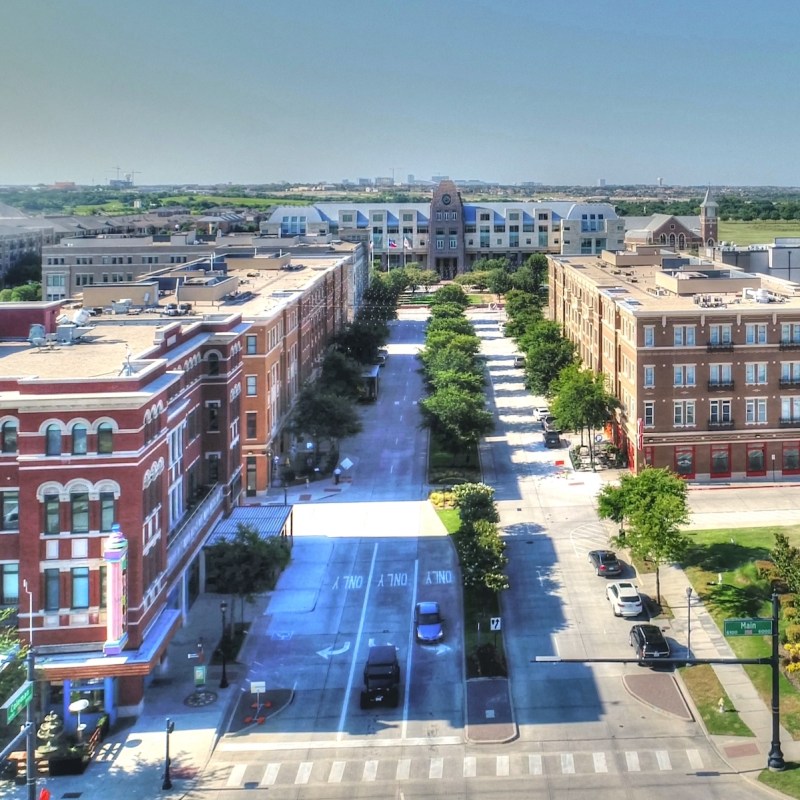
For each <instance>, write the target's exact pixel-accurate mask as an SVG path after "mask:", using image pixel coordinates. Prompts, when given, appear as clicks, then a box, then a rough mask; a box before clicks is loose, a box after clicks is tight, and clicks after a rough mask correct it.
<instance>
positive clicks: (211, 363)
mask: <svg viewBox="0 0 800 800" xmlns="http://www.w3.org/2000/svg"><path fill="white" fill-rule="evenodd" d="M208 374H209V375H219V355H217V353H209V354H208Z"/></svg>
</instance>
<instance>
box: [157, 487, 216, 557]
mask: <svg viewBox="0 0 800 800" xmlns="http://www.w3.org/2000/svg"><path fill="white" fill-rule="evenodd" d="M221 513H222V486H219V485H218V486H216V487H214V489H212V490H211V492H209V494H207V495H206V496H205V497H204V498H203V499H202V500H201V501H200V503H199V504H198V505H197V507H196V508H195V509H194V510H193V511H192V513H191V514H190V515H189V516H188V517H187V518H186V519H185V520H184V522H182V523H181V524H180V525H179V526H178V527H177V528H176V529H175V530H174V531H172V532H171V533H170V536H169V539H168V542H169V543H168V545H167V571H170V570H172V569H173V568H174V567H175V566H176V565H177V564H178V562H179V561H180V560H181V559H182V558H183V556H184V555H185V554H186V553H187V552H188V551H189V549H190V548H191V547H192V546H193V545H194V544H195V540H196V538H197V535H198V534H199V533H200V531H201V530H202V529H203V528H205V526H206V525H207V524H208V522H209V520H211V519H213V518H214V517H215V516H219V515H220V514H221Z"/></svg>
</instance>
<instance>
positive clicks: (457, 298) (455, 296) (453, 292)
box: [432, 283, 469, 308]
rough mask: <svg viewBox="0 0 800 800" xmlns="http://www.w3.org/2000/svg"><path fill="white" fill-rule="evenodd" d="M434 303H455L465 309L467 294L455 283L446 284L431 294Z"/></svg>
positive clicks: (467, 303)
mask: <svg viewBox="0 0 800 800" xmlns="http://www.w3.org/2000/svg"><path fill="white" fill-rule="evenodd" d="M432 300H433V302H434V303H455V304H456V305H459V306H461V307H462V308H466V307H467V306H468V305H469V298H468V297H467V293H466V292H465V291H464V290H463V289H462V288H461V287H460V286H458V285H456V284H455V283H448V284H446V285H445V286H442V287H441V288H440V289H437V290H436V291H435V292H434V293H433V298H432Z"/></svg>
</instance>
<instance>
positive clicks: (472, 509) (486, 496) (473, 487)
mask: <svg viewBox="0 0 800 800" xmlns="http://www.w3.org/2000/svg"><path fill="white" fill-rule="evenodd" d="M453 496H454V497H455V504H456V508H457V509H458V515H459V517H460V518H461V523H462V525H463V524H466V525H469V524H471V523H473V522H477V521H478V520H479V519H484V520H487V521H488V522H500V514H498V513H497V505H496V504H495V502H494V489H493V488H492V487H491V486H488V485H487V484H485V483H459V484H458V485H456V486H454V487H453Z"/></svg>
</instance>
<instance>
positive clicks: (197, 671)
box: [194, 665, 206, 686]
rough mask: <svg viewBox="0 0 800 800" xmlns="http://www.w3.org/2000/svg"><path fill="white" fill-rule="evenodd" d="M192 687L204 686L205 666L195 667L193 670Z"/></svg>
mask: <svg viewBox="0 0 800 800" xmlns="http://www.w3.org/2000/svg"><path fill="white" fill-rule="evenodd" d="M194 685H195V686H205V685H206V668H205V665H203V666H202V667H195V668H194Z"/></svg>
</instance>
